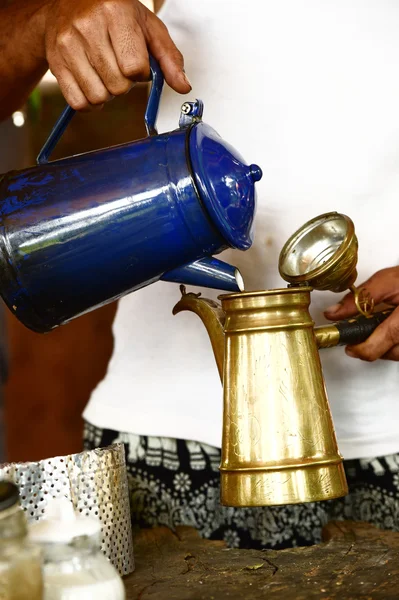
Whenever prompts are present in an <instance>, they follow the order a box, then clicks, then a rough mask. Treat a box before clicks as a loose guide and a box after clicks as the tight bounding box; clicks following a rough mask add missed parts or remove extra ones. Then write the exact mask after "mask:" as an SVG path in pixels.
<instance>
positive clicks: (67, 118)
mask: <svg viewBox="0 0 399 600" xmlns="http://www.w3.org/2000/svg"><path fill="white" fill-rule="evenodd" d="M149 59H150V71H151V80H152V84H151V90H150V93H149V96H148V102H147V108H146V111H145V115H144V122H145V126H146V129H147V134H148V135H156V134H157V130H156V121H157V116H158V109H159V103H160V100H161V93H162V88H163V82H164V78H163V73H162V71H161V69H160V66H159V64H158V63H157V61H156V60H155V58H153V57H152V56H151V55H150V56H149ZM75 112H76V111H75V110H74V109H73V108H71V107H70V106H69V105H67V106H66V107H65V108H64V110H63V111H62V113H61V115H60V116H59V118H58V121H57V122H56V124H55V125H54V127H53V130H52V132H51V133H50V135H49V137H48V138H47V140H46V142H45V143H44V146H43V148H42V149H41V150H40V152H39V154H38V157H37V161H36V162H37V164H38V165H45V164H46V163H47V162H48V160H49V158H50V154H51V153H52V152H53V150H54V148H55V147H56V145H57V144H58V142H59V141H60V139H61V136H62V134H63V133H64V131H65V129H66V128H67V127H68V125H69V123H70V122H71V119H72V117H73V116H74V114H75Z"/></svg>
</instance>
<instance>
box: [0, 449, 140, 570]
mask: <svg viewBox="0 0 399 600" xmlns="http://www.w3.org/2000/svg"><path fill="white" fill-rule="evenodd" d="M0 479H7V480H9V481H13V482H14V483H16V485H18V487H19V490H20V495H21V505H22V508H23V509H24V510H25V511H26V515H27V518H28V521H30V522H32V521H34V520H38V519H40V518H41V517H42V516H43V514H44V512H45V508H46V504H47V501H48V498H49V497H52V498H59V497H66V498H69V499H70V500H71V501H72V503H73V505H74V508H75V510H77V511H79V512H80V513H82V515H87V516H94V517H97V518H99V519H100V521H101V527H102V550H103V552H104V554H105V555H106V556H107V558H109V560H110V561H111V562H112V564H113V565H114V566H115V567H116V568H117V569H118V571H119V573H120V574H121V575H128V574H129V573H131V572H132V571H133V570H134V558H133V539H132V530H131V521H130V506H129V492H128V484H127V473H126V464H125V453H124V448H123V444H113V445H112V446H108V447H107V448H100V449H96V450H90V451H86V452H82V453H80V454H69V455H67V456H57V457H56V458H49V459H46V460H42V461H39V462H29V463H11V464H3V465H1V466H0Z"/></svg>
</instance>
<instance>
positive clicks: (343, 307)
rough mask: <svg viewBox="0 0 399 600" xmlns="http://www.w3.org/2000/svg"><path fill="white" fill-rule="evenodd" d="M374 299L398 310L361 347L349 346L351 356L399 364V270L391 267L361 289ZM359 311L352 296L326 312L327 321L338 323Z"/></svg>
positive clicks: (346, 297)
mask: <svg viewBox="0 0 399 600" xmlns="http://www.w3.org/2000/svg"><path fill="white" fill-rule="evenodd" d="M359 289H365V290H366V291H367V292H368V293H369V294H370V296H371V298H373V299H374V301H375V304H376V305H377V304H381V303H384V304H390V305H393V306H397V307H398V308H396V309H395V310H394V311H393V313H392V314H391V315H390V316H389V317H388V318H387V319H386V320H385V321H384V322H383V323H381V325H379V326H378V327H377V329H376V330H375V331H374V332H373V333H372V334H371V336H370V337H369V338H368V339H367V340H366V341H365V342H363V343H362V344H357V345H356V346H347V347H346V349H345V352H346V354H348V356H352V357H353V358H360V359H362V360H367V361H374V360H376V359H377V358H384V359H388V360H395V361H399V267H390V268H388V269H382V270H381V271H377V273H375V274H374V275H372V277H370V279H368V280H367V281H366V282H365V283H363V284H362V285H360V286H359ZM357 313H358V310H357V308H356V305H355V301H354V298H353V294H352V293H349V294H347V295H346V296H345V297H344V298H343V299H342V300H341V302H340V303H339V304H335V305H334V306H331V307H330V308H328V309H327V310H326V311H325V313H324V314H325V316H326V317H327V319H330V320H333V321H338V320H341V319H347V318H349V317H352V316H355V315H356V314H357Z"/></svg>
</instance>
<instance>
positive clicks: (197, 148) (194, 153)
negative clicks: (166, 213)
mask: <svg viewBox="0 0 399 600" xmlns="http://www.w3.org/2000/svg"><path fill="white" fill-rule="evenodd" d="M189 151H190V161H191V167H192V170H193V176H194V179H195V183H196V185H197V188H198V191H199V194H200V196H201V199H202V201H203V202H204V204H205V207H206V209H207V210H208V212H209V214H210V216H211V218H212V220H213V221H214V223H215V225H216V226H217V227H218V229H219V231H220V233H221V234H222V236H223V237H224V238H225V240H226V241H227V242H228V244H229V246H230V247H231V248H236V249H238V250H247V249H248V248H250V247H251V245H252V241H253V220H254V216H255V209H256V194H255V182H256V181H259V180H260V179H261V177H262V171H261V169H260V167H258V166H257V165H249V166H248V165H247V164H246V163H245V161H244V159H243V158H242V156H240V154H239V153H238V152H237V151H236V150H235V149H234V148H233V147H232V146H230V144H228V143H227V142H225V141H224V140H223V139H222V138H221V137H220V136H219V134H218V133H217V132H216V131H215V130H214V129H212V127H210V126H209V125H206V124H205V123H203V122H199V123H197V124H196V125H195V126H194V127H192V129H191V132H190V139H189Z"/></svg>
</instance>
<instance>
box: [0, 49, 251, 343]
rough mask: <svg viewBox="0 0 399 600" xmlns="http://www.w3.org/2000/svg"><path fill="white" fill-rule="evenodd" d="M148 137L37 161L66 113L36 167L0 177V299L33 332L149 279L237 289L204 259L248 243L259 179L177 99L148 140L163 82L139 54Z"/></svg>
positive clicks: (198, 112) (234, 279) (230, 276)
mask: <svg viewBox="0 0 399 600" xmlns="http://www.w3.org/2000/svg"><path fill="white" fill-rule="evenodd" d="M150 65H151V77H152V86H151V91H150V95H149V100H148V104H147V109H146V113H145V123H146V128H147V133H148V137H146V138H145V139H142V140H139V141H136V142H132V143H128V144H122V145H119V146H115V147H112V148H106V149H103V150H97V151H95V152H89V153H85V154H80V155H77V156H72V157H69V158H65V159H62V160H57V161H52V162H49V157H50V154H51V152H52V150H53V149H54V147H55V145H56V144H57V142H58V141H59V139H60V137H61V136H62V134H63V132H64V131H65V128H66V127H67V125H68V123H69V122H70V120H71V118H72V116H73V114H74V111H73V110H72V109H71V108H70V107H67V108H66V109H65V110H64V112H63V113H62V115H61V117H60V118H59V120H58V122H57V123H56V125H55V127H54V129H53V131H52V132H51V134H50V136H49V138H48V140H47V142H46V143H45V145H44V147H43V149H42V151H41V152H40V154H39V156H38V160H37V162H38V165H37V166H35V167H32V168H30V169H26V170H23V171H13V172H10V173H7V174H5V175H3V176H2V177H0V200H1V203H0V269H1V279H0V282H1V283H0V293H1V295H2V297H3V299H4V301H5V302H6V304H7V305H8V307H9V308H10V309H11V310H12V311H13V313H14V314H15V315H16V316H17V318H18V319H19V320H20V321H21V322H22V323H23V324H24V325H26V326H27V327H29V328H30V329H32V330H34V331H37V332H45V331H49V330H51V329H53V328H54V327H57V326H59V325H62V324H64V323H66V322H68V321H70V320H71V319H73V318H75V317H77V316H79V315H81V314H83V313H86V312H88V311H90V310H93V309H95V308H97V307H99V306H102V305H104V304H106V303H108V302H111V301H113V300H116V299H118V298H120V297H121V296H123V295H125V294H128V293H130V292H133V291H135V290H138V289H139V288H141V287H144V286H146V285H149V284H151V283H154V282H156V281H158V280H165V281H173V282H177V283H186V284H190V285H196V286H203V287H211V288H216V289H220V290H225V291H240V290H241V289H242V279H241V276H240V274H239V273H238V271H237V269H236V268H235V267H234V266H232V265H229V264H227V263H224V262H222V261H220V260H218V259H216V258H214V257H213V255H214V254H218V253H220V252H222V251H223V250H225V249H226V248H236V249H239V250H247V249H248V248H249V247H250V246H251V244H252V228H253V220H254V214H255V205H256V195H255V185H254V184H255V182H256V181H258V180H259V179H260V178H261V176H262V173H261V170H260V168H259V167H258V166H256V165H250V166H248V165H247V164H246V163H245V161H244V160H243V159H242V157H241V156H240V155H239V154H238V153H237V151H236V150H235V149H234V148H232V147H231V146H230V145H229V144H228V143H226V142H225V141H224V140H222V138H221V137H220V136H219V135H218V134H217V133H216V131H215V130H214V129H212V128H211V127H210V126H209V125H206V124H205V123H203V122H202V113H203V104H202V102H201V101H200V100H197V101H195V102H185V103H184V104H183V106H182V112H181V115H180V120H179V127H178V129H176V130H175V131H171V132H168V133H163V134H160V135H158V133H157V131H156V118H157V113H158V107H159V102H160V98H161V92H162V87H163V75H162V72H161V70H160V68H159V66H158V64H157V63H156V62H155V61H154V60H153V59H152V58H151V59H150Z"/></svg>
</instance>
